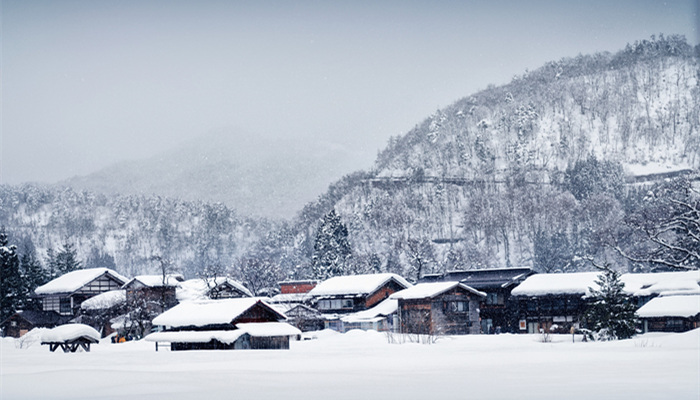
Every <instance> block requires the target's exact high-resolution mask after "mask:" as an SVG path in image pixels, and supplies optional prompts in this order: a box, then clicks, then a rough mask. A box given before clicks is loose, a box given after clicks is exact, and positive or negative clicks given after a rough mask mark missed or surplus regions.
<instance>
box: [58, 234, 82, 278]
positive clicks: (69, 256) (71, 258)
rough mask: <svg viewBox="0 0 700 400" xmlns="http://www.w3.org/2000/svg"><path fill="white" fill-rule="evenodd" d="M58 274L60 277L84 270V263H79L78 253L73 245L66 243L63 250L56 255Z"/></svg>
mask: <svg viewBox="0 0 700 400" xmlns="http://www.w3.org/2000/svg"><path fill="white" fill-rule="evenodd" d="M55 262H56V265H55V267H56V272H57V273H58V276H61V275H65V274H67V273H69V272H72V271H75V270H78V269H80V268H82V263H81V262H80V261H78V258H77V251H76V250H75V247H73V244H72V243H69V242H68V241H66V242H65V243H64V244H63V248H62V249H61V250H60V251H59V252H58V253H56V261H55Z"/></svg>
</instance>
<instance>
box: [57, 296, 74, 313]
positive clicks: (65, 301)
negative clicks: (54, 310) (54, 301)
mask: <svg viewBox="0 0 700 400" xmlns="http://www.w3.org/2000/svg"><path fill="white" fill-rule="evenodd" d="M59 313H61V314H71V313H72V310H71V307H70V297H61V300H60V311H59Z"/></svg>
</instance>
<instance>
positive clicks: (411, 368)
mask: <svg viewBox="0 0 700 400" xmlns="http://www.w3.org/2000/svg"><path fill="white" fill-rule="evenodd" d="M305 335H309V334H308V333H307V334H305ZM313 335H314V336H316V337H317V339H315V340H305V341H299V342H296V341H293V342H292V343H291V348H290V350H287V351H274V350H246V351H235V350H221V351H217V350H202V351H176V352H170V351H159V352H155V351H153V344H152V343H150V342H146V341H138V342H127V343H122V344H110V343H108V342H105V341H104V340H103V342H102V343H101V344H100V345H99V346H94V348H93V351H92V352H90V353H75V354H69V355H66V354H62V353H60V354H59V353H50V352H48V351H46V349H45V348H42V346H40V345H33V346H31V347H29V348H23V349H20V348H18V347H17V346H18V344H19V341H17V340H15V339H11V338H2V339H0V346H1V347H0V351H1V354H2V358H1V362H2V365H1V367H2V368H0V380H1V381H0V391H1V394H2V396H1V397H2V398H3V399H13V400H16V399H76V400H80V399H95V398H103V399H125V400H126V399H129V400H132V399H142V398H147V399H167V400H180V399H193V398H195V399H224V398H240V399H261V400H265V399H285V400H290V399H306V400H313V399H325V398H329V399H341V400H342V399H352V400H357V399H368V400H370V399H400V400H404V399H447V398H450V399H537V400H541V399H552V400H554V399H557V400H561V399H567V400H579V399H581V400H583V399H585V400H590V399H616V400H620V399H622V400H625V399H634V400H640V399H674V400H686V399H687V400H697V399H698V398H700V330H694V331H690V332H686V333H680V334H668V333H663V334H662V333H654V334H645V335H640V336H637V337H635V338H633V339H630V340H623V341H617V342H586V343H584V342H580V339H581V337H580V336H577V337H576V340H577V341H576V342H575V343H572V336H571V335H552V336H551V339H552V341H551V342H548V343H543V342H541V337H540V335H509V334H508V335H473V336H469V335H467V336H460V337H444V338H440V339H438V340H437V342H436V343H433V344H416V343H410V342H405V343H403V344H390V343H389V340H388V339H393V340H395V341H396V340H397V339H398V338H397V337H396V336H394V337H392V338H389V337H387V335H385V334H383V333H377V332H373V331H369V332H363V331H350V332H348V333H346V334H339V333H336V332H331V331H321V332H318V333H313Z"/></svg>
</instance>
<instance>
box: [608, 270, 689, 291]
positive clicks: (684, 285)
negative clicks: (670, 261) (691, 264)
mask: <svg viewBox="0 0 700 400" xmlns="http://www.w3.org/2000/svg"><path fill="white" fill-rule="evenodd" d="M620 279H621V280H622V282H624V283H625V292H627V293H629V294H632V295H634V296H652V295H660V296H670V295H676V294H686V295H687V294H700V271H681V272H659V273H654V274H624V275H622V277H621V278H620Z"/></svg>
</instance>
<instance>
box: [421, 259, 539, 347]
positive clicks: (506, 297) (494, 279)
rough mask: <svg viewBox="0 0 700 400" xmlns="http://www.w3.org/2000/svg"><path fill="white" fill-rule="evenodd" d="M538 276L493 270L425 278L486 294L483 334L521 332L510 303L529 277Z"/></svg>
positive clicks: (522, 271) (526, 270)
mask: <svg viewBox="0 0 700 400" xmlns="http://www.w3.org/2000/svg"><path fill="white" fill-rule="evenodd" d="M533 274H535V271H533V270H532V268H529V267H520V268H490V269H475V270H468V271H448V272H445V273H444V274H432V275H425V276H423V277H422V278H421V279H420V280H419V283H424V282H461V283H464V284H465V285H467V286H469V287H471V288H474V289H476V290H479V291H481V292H484V293H486V298H485V299H484V301H483V302H482V303H481V305H480V306H479V310H480V316H481V332H482V333H486V334H489V333H500V332H513V333H515V332H518V313H517V310H516V309H515V308H514V307H513V303H512V302H511V301H510V296H511V291H512V290H513V289H514V288H515V287H516V286H518V285H519V284H520V283H521V282H522V281H524V280H525V279H526V278H527V277H529V276H531V275H533Z"/></svg>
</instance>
